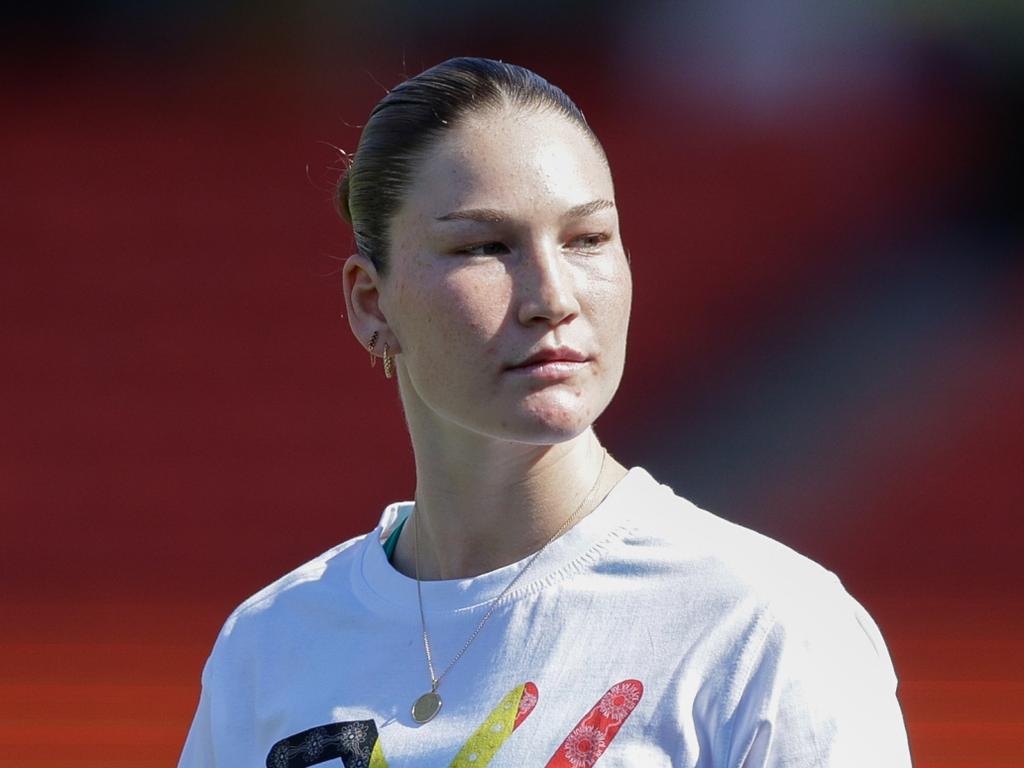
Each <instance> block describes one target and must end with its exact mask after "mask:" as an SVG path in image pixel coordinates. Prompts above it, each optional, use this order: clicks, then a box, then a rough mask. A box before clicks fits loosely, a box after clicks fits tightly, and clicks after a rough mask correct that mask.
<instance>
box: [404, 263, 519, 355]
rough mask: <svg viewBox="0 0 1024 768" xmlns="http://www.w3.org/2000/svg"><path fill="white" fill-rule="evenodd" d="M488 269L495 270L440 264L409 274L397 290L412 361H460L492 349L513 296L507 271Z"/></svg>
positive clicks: (406, 341) (405, 337)
mask: <svg viewBox="0 0 1024 768" xmlns="http://www.w3.org/2000/svg"><path fill="white" fill-rule="evenodd" d="M484 271H490V270H486V269H485V268H479V269H474V268H462V269H458V270H451V271H448V272H445V271H443V270H442V269H439V268H437V266H436V265H434V268H433V269H430V268H427V269H424V270H421V271H417V272H416V273H415V274H410V275H409V276H408V277H407V278H406V279H405V280H403V283H402V285H401V287H400V289H399V290H398V291H396V294H395V298H396V303H395V306H396V307H397V308H398V310H399V311H398V317H399V318H400V321H399V323H397V324H396V331H397V332H398V333H399V334H400V339H401V340H402V345H403V351H404V352H406V353H407V354H408V356H409V360H410V362H413V361H414V360H418V362H421V363H424V364H425V363H426V362H428V361H429V362H431V363H432V364H441V363H443V362H444V361H446V360H447V361H448V362H450V363H454V362H457V360H459V359H462V358H471V357H477V358H478V357H479V356H480V355H481V354H487V353H489V352H490V351H491V347H490V342H491V341H492V340H494V339H495V338H496V337H497V335H498V333H499V330H500V328H501V325H502V323H503V321H504V318H505V315H506V309H507V303H508V296H507V290H506V286H505V282H506V280H505V279H504V276H503V275H492V274H487V275H485V274H482V273H483V272H484ZM442 367H444V366H443V365H442Z"/></svg>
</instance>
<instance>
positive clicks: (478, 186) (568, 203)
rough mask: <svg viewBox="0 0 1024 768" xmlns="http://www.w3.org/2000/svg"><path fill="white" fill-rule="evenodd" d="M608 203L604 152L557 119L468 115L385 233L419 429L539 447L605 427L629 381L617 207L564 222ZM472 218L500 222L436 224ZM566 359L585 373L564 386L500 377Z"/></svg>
mask: <svg viewBox="0 0 1024 768" xmlns="http://www.w3.org/2000/svg"><path fill="white" fill-rule="evenodd" d="M614 199H615V198H614V188H613V185H612V179H611V174H610V172H609V170H608V167H607V164H606V163H605V160H604V158H603V156H602V155H601V153H600V152H599V151H598V150H597V149H596V148H595V147H594V145H593V144H592V143H591V141H590V139H589V137H588V136H587V135H586V134H585V133H584V132H583V131H582V130H581V129H580V128H579V127H578V126H576V125H575V124H573V123H572V122H570V121H569V120H567V119H566V118H564V117H562V116H560V115H557V114H556V113H553V112H550V111H540V112H537V111H524V110H520V109H512V110H508V109H505V110H501V111H488V112H485V113H481V114H475V115H473V116H471V117H468V118H466V119H465V120H464V121H463V122H462V123H461V124H460V125H459V126H458V127H457V128H455V129H454V130H453V131H452V132H450V133H448V134H446V135H445V137H444V138H443V139H441V140H440V141H439V142H438V143H437V144H436V145H435V146H434V147H433V148H432V150H431V151H430V152H429V153H428V155H427V156H426V157H425V158H424V159H423V160H422V161H421V165H420V166H419V167H418V169H417V173H416V175H415V181H414V183H413V185H412V187H411V188H410V190H409V193H408V195H407V197H406V199H405V200H404V202H403V206H402V208H401V209H400V210H399V212H398V214H397V215H396V216H395V218H394V219H393V220H392V224H391V230H390V234H391V245H392V248H391V253H390V264H389V271H388V274H387V276H386V277H385V278H384V279H383V280H382V284H381V292H380V307H381V310H382V311H383V312H384V314H385V315H386V317H387V321H388V324H389V326H390V329H391V331H392V333H393V334H394V337H395V338H396V339H397V344H395V345H394V346H395V349H394V352H395V353H396V355H395V360H396V364H397V367H398V372H399V385H400V388H401V393H402V401H403V405H404V408H405V412H406V417H407V419H408V420H409V423H410V427H411V428H423V429H425V430H433V431H435V432H437V433H440V434H444V433H447V432H449V431H451V430H455V431H458V430H469V431H471V432H474V433H477V434H479V435H483V436H488V437H492V438H497V439H503V440H511V441H517V442H525V443H532V444H538V445H540V444H552V443H557V442H561V441H564V440H567V439H570V438H572V437H575V436H577V435H579V434H580V433H582V432H583V431H584V430H585V429H586V428H587V427H589V426H590V425H591V424H592V423H593V422H594V420H595V419H597V417H598V416H599V415H600V414H601V412H602V411H603V410H604V409H605V407H606V406H607V405H608V403H609V402H610V401H611V398H612V396H613V395H614V393H615V390H616V389H617V387H618V384H619V381H620V379H621V377H622V369H623V365H624V361H625V343H626V329H627V325H628V321H629V311H630V301H631V293H632V283H631V279H630V273H629V267H628V264H627V262H626V258H625V254H624V251H623V247H622V242H621V239H620V236H619V227H618V215H617V212H616V210H615V209H614V207H611V208H608V209H605V210H601V211H599V212H596V213H591V214H588V215H586V216H582V217H579V216H578V217H576V218H573V219H566V218H565V217H564V216H565V214H566V212H567V211H568V210H569V209H570V208H572V207H573V206H579V205H581V204H585V203H589V202H591V201H595V200H609V201H614ZM466 209H492V210H496V211H499V212H501V213H502V221H501V222H500V223H495V222H480V221H461V220H460V221H455V222H438V221H437V219H438V217H442V216H445V215H447V214H450V213H451V212H453V211H464V210H466ZM592 234H596V235H599V236H600V238H601V239H600V244H599V245H597V246H594V247H591V245H592V241H591V240H587V239H585V238H586V237H589V236H591V235H592ZM584 243H586V244H587V245H586V247H583V244H584ZM482 244H487V245H484V246H482ZM478 246H482V247H478ZM467 247H468V248H470V249H471V250H470V252H465V251H464V250H463V249H465V248H467ZM473 247H477V249H476V250H472V248H473ZM562 345H565V346H570V347H573V348H575V349H577V350H580V351H582V352H584V353H586V354H588V355H590V358H591V359H590V360H589V362H588V364H587V365H586V366H584V367H583V368H582V369H581V370H580V371H579V372H578V373H577V374H574V375H573V376H572V377H571V378H568V379H565V380H560V381H556V382H545V381H539V380H535V379H531V378H529V377H524V376H516V375H513V374H510V373H509V372H508V371H507V367H508V366H509V365H513V364H515V363H517V362H521V361H522V360H523V359H524V358H525V357H526V356H528V355H530V354H531V353H533V352H536V351H537V350H538V349H540V348H542V347H557V346H562Z"/></svg>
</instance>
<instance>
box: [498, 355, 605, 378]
mask: <svg viewBox="0 0 1024 768" xmlns="http://www.w3.org/2000/svg"><path fill="white" fill-rule="evenodd" d="M590 361H591V358H590V357H589V356H588V355H586V354H584V353H583V352H580V351H579V350H576V349H573V348H571V347H558V348H554V349H542V350H540V351H538V352H535V353H534V354H532V355H530V356H529V357H527V358H526V359H525V360H523V361H522V362H519V363H517V364H515V365H511V366H509V368H508V371H509V373H512V374H517V375H521V376H530V377H533V378H540V379H544V380H552V381H554V380H558V379H564V378H568V377H570V376H573V375H574V374H576V373H578V372H579V371H580V370H582V369H583V368H585V367H586V366H587V365H589V364H590Z"/></svg>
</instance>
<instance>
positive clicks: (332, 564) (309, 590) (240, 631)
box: [211, 532, 375, 658]
mask: <svg viewBox="0 0 1024 768" xmlns="http://www.w3.org/2000/svg"><path fill="white" fill-rule="evenodd" d="M374 534H375V532H371V533H367V534H363V535H360V536H356V537H354V538H352V539H349V540H347V541H344V542H342V543H340V544H337V545H335V546H334V547H331V548H330V549H328V550H327V551H326V552H323V553H322V554H320V555H318V556H316V557H314V558H313V559H311V560H309V561H307V562H305V563H303V564H302V565H300V566H298V567H297V568H294V569H293V570H291V571H289V572H288V573H286V574H285V575H283V576H281V577H280V578H278V579H276V580H275V581H273V582H271V583H270V584H268V585H267V586H265V587H263V588H262V589H260V590H259V591H257V592H255V593H254V594H252V595H251V596H249V597H248V598H246V599H245V600H243V601H242V602H241V603H240V604H239V605H238V606H237V607H236V608H235V609H234V610H233V611H232V612H231V613H230V615H229V616H228V617H227V619H226V620H225V622H224V624H223V627H222V628H221V630H220V633H219V635H218V637H217V640H216V643H215V644H214V649H213V654H212V655H211V658H213V656H216V655H218V654H222V653H224V652H225V649H226V647H227V646H234V647H237V646H238V645H240V644H241V645H244V644H247V643H248V642H251V641H253V638H256V637H258V638H262V639H263V640H264V641H265V640H267V639H268V638H273V637H274V634H275V633H276V632H278V631H280V632H287V631H288V628H289V627H291V628H292V629H294V628H295V627H296V625H298V624H301V623H302V622H303V621H304V620H306V617H309V616H314V615H316V614H317V613H318V612H319V611H320V610H322V609H323V608H325V607H326V606H327V605H329V604H330V605H334V606H337V605H339V603H342V602H343V601H344V595H345V593H346V591H347V589H348V585H349V584H350V583H351V573H352V569H353V568H357V567H358V561H359V557H360V554H361V552H362V550H363V548H364V547H365V546H366V544H367V543H368V541H370V540H371V537H373V536H374Z"/></svg>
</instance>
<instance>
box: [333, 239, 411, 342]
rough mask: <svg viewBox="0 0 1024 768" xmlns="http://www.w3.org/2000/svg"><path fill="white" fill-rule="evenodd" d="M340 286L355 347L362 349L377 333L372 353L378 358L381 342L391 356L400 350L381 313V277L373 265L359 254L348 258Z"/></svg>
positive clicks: (386, 320)
mask: <svg viewBox="0 0 1024 768" xmlns="http://www.w3.org/2000/svg"><path fill="white" fill-rule="evenodd" d="M341 285H342V292H343V293H344V294H345V309H346V311H347V313H348V324H349V326H350V327H351V328H352V333H353V335H354V336H355V337H356V340H357V341H358V342H359V345H360V346H362V347H363V348H366V346H367V345H369V343H370V339H371V338H372V337H373V334H374V333H377V334H379V336H378V339H379V340H378V344H377V347H376V350H375V353H374V354H377V355H378V356H379V355H380V353H381V352H380V351H381V350H382V349H383V348H384V344H383V342H385V341H386V342H388V345H389V346H390V347H391V351H392V353H393V354H397V353H398V352H399V351H400V349H399V347H398V340H397V339H396V338H395V337H394V334H392V333H391V329H390V327H389V326H388V319H387V317H385V315H384V312H383V311H382V310H381V306H380V291H381V278H380V275H379V274H378V272H377V267H375V266H374V264H373V262H372V261H370V259H368V258H366V257H365V256H363V255H362V254H359V253H354V254H352V255H351V256H349V257H348V258H347V259H346V260H345V266H344V267H343V268H342V271H341Z"/></svg>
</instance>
